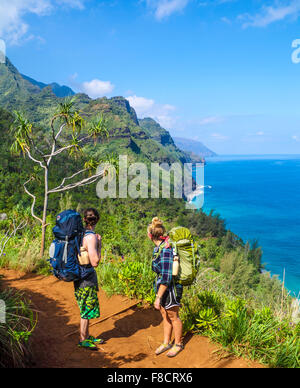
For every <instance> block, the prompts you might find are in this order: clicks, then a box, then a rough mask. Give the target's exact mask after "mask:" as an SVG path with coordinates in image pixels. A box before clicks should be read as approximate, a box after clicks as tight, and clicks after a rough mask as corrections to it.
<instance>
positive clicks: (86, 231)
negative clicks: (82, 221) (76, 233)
mask: <svg viewBox="0 0 300 388" xmlns="http://www.w3.org/2000/svg"><path fill="white" fill-rule="evenodd" d="M89 234H94V235H96V233H95V232H93V231H92V230H85V232H84V237H85V236H88V235H89Z"/></svg>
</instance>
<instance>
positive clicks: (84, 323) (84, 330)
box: [80, 318, 89, 342]
mask: <svg viewBox="0 0 300 388" xmlns="http://www.w3.org/2000/svg"><path fill="white" fill-rule="evenodd" d="M88 338H89V320H88V319H82V318H81V320H80V341H81V342H82V341H84V340H86V339H88Z"/></svg>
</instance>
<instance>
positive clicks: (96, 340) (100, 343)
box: [87, 335, 105, 345]
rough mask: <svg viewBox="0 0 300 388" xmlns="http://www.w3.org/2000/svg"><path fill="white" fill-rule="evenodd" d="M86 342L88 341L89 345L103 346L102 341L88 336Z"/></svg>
mask: <svg viewBox="0 0 300 388" xmlns="http://www.w3.org/2000/svg"><path fill="white" fill-rule="evenodd" d="M87 341H90V342H91V343H93V344H96V345H102V344H104V342H105V341H104V340H103V339H101V338H95V337H93V336H92V335H90V336H89V338H88V339H87Z"/></svg>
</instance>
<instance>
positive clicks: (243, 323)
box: [0, 61, 300, 367]
mask: <svg viewBox="0 0 300 388" xmlns="http://www.w3.org/2000/svg"><path fill="white" fill-rule="evenodd" d="M59 103H61V104H67V102H65V101H63V100H61V99H59V98H58V97H56V96H55V95H54V94H53V93H52V91H51V89H50V88H49V87H48V88H47V87H46V88H44V89H43V90H42V91H41V90H40V88H39V87H38V86H35V85H33V84H32V83H30V82H29V81H27V80H25V79H24V78H22V77H21V75H20V74H19V73H18V71H17V69H15V68H14V67H13V65H12V64H11V63H10V62H9V61H8V62H7V64H6V65H3V66H1V67H0V106H2V107H3V108H5V109H1V108H0V155H1V156H0V158H1V163H0V182H1V183H0V212H1V213H2V212H4V213H6V214H7V215H8V219H7V220H4V221H0V241H1V240H2V238H3V237H4V236H5V234H6V233H7V231H8V230H10V228H11V225H12V222H13V221H14V222H15V224H16V225H18V224H19V223H20V222H22V221H24V220H25V221H26V227H25V228H23V229H20V230H17V231H16V233H15V234H14V235H12V237H11V238H10V240H9V241H8V242H7V244H6V246H5V250H4V251H3V254H2V256H1V257H0V266H2V267H10V268H17V269H21V270H23V271H25V272H37V273H43V274H49V273H50V270H49V265H48V263H47V261H46V259H47V258H48V257H47V254H45V255H44V257H43V258H40V255H39V252H40V245H41V240H42V230H41V227H40V224H39V222H38V221H37V220H36V219H34V218H33V217H31V209H30V208H31V204H32V198H31V197H29V196H27V195H25V192H24V187H23V184H24V182H26V181H28V179H29V178H30V177H32V178H33V179H34V180H32V181H30V185H29V189H30V190H33V191H34V195H35V196H36V199H37V200H36V203H35V213H36V214H37V215H38V216H39V217H41V215H42V214H43V210H44V203H43V199H44V194H45V187H44V177H43V174H41V172H40V171H39V169H37V168H32V164H31V162H30V161H29V160H28V159H27V158H24V157H22V156H16V155H13V154H12V153H11V146H12V144H13V142H14V141H15V140H17V143H15V145H19V146H21V147H22V146H23V147H24V144H25V147H26V144H27V143H26V142H27V140H28V135H30V131H31V130H32V131H34V134H35V137H34V141H35V142H36V144H38V145H39V146H42V148H43V149H42V152H44V146H45V144H47V142H48V141H51V131H50V132H49V129H48V130H47V128H48V124H49V117H52V116H53V115H54V114H55V112H56V109H57V105H58V104H59ZM65 107H66V105H65ZM13 109H14V110H16V109H17V110H18V111H23V112H24V113H22V114H20V115H19V119H21V124H22V123H23V124H24V125H23V124H22V125H21V126H19V127H18V128H19V130H20V131H19V132H18V134H19V136H16V132H12V131H11V130H10V128H11V126H12V124H13V123H14V117H13V115H12V114H11V113H9V112H8V111H7V110H13ZM74 109H75V111H74V119H76V120H75V121H76V123H77V124H78V123H79V125H80V122H81V120H80V117H81V118H83V119H84V120H85V122H86V123H87V124H88V125H90V126H91V127H93V123H95V122H96V121H95V120H96V119H97V118H99V117H102V118H103V120H104V121H105V127H106V129H107V130H108V134H109V138H108V139H98V138H97V136H96V137H95V136H92V137H91V139H88V140H87V141H86V142H85V143H84V144H83V146H82V148H81V152H80V153H77V154H76V155H64V156H62V155H60V154H59V155H57V158H56V159H55V165H54V166H52V167H51V174H49V181H48V184H49V187H58V186H59V184H60V183H61V182H62V179H64V177H66V176H71V175H72V174H74V173H75V172H77V171H79V170H80V169H81V168H82V166H84V165H87V163H88V164H89V165H90V166H92V165H94V164H93V163H89V162H91V161H100V160H103V159H105V158H110V157H111V155H113V154H116V155H118V154H124V155H128V161H129V162H133V161H142V162H145V163H146V164H149V163H150V162H166V163H172V162H179V163H183V162H185V161H190V157H189V156H188V155H187V154H186V153H184V152H182V151H180V150H179V149H178V148H177V147H176V146H175V144H174V142H173V140H172V138H171V137H170V135H169V133H168V132H167V131H165V130H164V129H163V128H161V127H160V126H159V125H158V124H157V123H155V122H154V121H153V120H151V119H145V120H141V121H140V122H138V120H137V117H136V114H135V112H134V110H133V109H132V108H131V107H130V105H129V103H128V101H127V100H125V99H124V98H122V97H114V98H111V99H107V98H100V99H97V100H91V99H90V98H89V97H88V96H86V95H83V94H79V95H76V100H75V105H74ZM75 112H77V115H76V117H75ZM19 121H20V120H19ZM31 122H32V124H33V125H32V126H31ZM98 123H99V121H98ZM81 134H82V136H86V135H88V131H87V129H84V128H82V131H81ZM73 135H74V133H73ZM70 140H71V141H74V145H75V144H78V139H76V136H75V138H74V137H73V138H72V131H71V133H69V134H67V135H66V137H65V138H64V141H66V142H68V141H70ZM75 148H76V147H75ZM75 156H76V157H75ZM89 206H93V207H96V208H98V209H99V211H100V214H101V219H100V222H99V224H98V226H97V230H96V232H98V233H100V234H101V235H102V237H103V260H102V262H101V264H100V266H99V268H98V277H99V281H100V284H101V287H102V288H103V289H104V290H105V291H106V292H107V293H108V294H114V293H118V294H122V295H127V296H128V297H132V298H138V299H140V300H143V301H145V302H147V303H152V302H153V298H154V290H153V281H154V280H155V276H154V274H153V272H152V270H151V257H152V250H153V245H152V243H151V241H150V240H149V239H148V238H147V234H146V230H147V225H148V224H149V222H150V221H151V219H152V218H153V217H154V216H159V217H160V218H161V219H163V220H164V221H165V224H166V227H167V229H168V230H170V229H171V228H172V227H174V226H179V225H181V226H185V227H188V228H189V229H190V230H191V232H192V233H193V235H194V236H195V239H196V241H197V243H198V244H199V253H200V257H201V266H200V270H199V273H198V276H197V280H196V282H195V284H194V285H193V286H191V287H186V288H185V291H184V298H183V308H182V311H181V317H182V319H183V322H184V329H185V332H193V333H196V334H198V333H199V334H202V335H206V336H208V337H210V338H211V339H212V340H213V341H216V342H218V343H220V344H221V345H223V347H224V348H225V349H226V350H227V351H228V352H231V353H234V354H236V355H245V356H248V357H250V358H252V359H256V360H259V361H261V362H263V363H265V364H267V365H270V366H272V367H299V353H300V349H299V346H300V343H299V323H298V324H297V325H296V323H295V322H293V321H292V320H291V311H290V310H291V298H290V297H289V295H288V294H287V292H286V290H285V289H283V288H282V284H281V283H280V282H279V280H278V279H277V278H276V277H271V276H270V274H268V273H266V272H265V271H264V270H263V266H262V263H261V256H262V253H261V250H260V248H259V247H258V246H257V243H256V242H253V243H252V244H250V243H245V242H243V241H242V240H241V239H240V238H239V237H238V236H236V235H234V234H233V233H231V232H230V231H228V230H226V226H225V223H224V220H222V219H220V217H219V216H218V215H216V214H213V213H211V214H209V215H207V214H205V213H204V212H202V211H190V210H186V208H185V203H184V201H183V200H180V199H172V200H167V199H150V200H146V199H135V200H133V199H126V200H125V199H103V200H100V199H98V198H97V197H96V193H95V184H92V185H89V186H86V187H77V188H74V189H73V190H72V192H71V193H70V192H66V193H56V194H54V195H53V196H50V197H49V201H48V204H47V218H46V220H44V224H47V225H49V226H48V228H47V229H45V230H46V232H45V248H46V251H47V249H48V247H49V245H50V243H51V241H52V239H53V236H52V232H51V228H52V227H53V226H54V223H55V216H56V214H58V213H59V212H60V211H62V210H65V209H68V208H74V209H76V210H77V211H82V210H83V209H84V208H86V207H89ZM0 298H2V299H5V298H6V299H5V300H7V301H8V305H9V306H11V308H12V310H11V311H12V314H14V312H13V311H15V312H18V314H16V315H19V316H21V317H24V319H23V318H17V317H15V318H16V319H17V320H16V321H15V322H14V321H9V322H10V323H9V324H11V327H13V328H14V329H13V331H8V332H7V333H4V330H3V327H1V326H0V330H2V331H3V333H2V331H1V332H0V340H1V343H2V342H3V344H6V345H5V346H6V348H5V349H9V343H11V344H12V343H14V344H18V346H19V347H18V349H22V350H21V351H20V353H16V350H13V351H12V353H11V354H13V355H14V356H12V359H13V360H17V361H16V364H14V365H22V361H20V360H22V354H24V352H25V350H24V349H25V348H24V344H25V345H26V341H27V339H28V337H29V335H30V333H31V332H32V329H33V327H34V322H33V318H32V315H31V313H30V311H29V310H27V307H26V306H27V305H23V304H21V306H23V307H22V309H20V308H18V309H17V310H13V308H14V307H13V306H17V305H18V306H20V303H18V302H17V301H18V300H19V296H16V299H14V298H15V296H13V294H6V295H3V297H1V296H0ZM10 300H12V301H13V302H10ZM24 306H25V307H24ZM25 318H26V319H25ZM11 319H13V315H11ZM24 324H25V326H24ZM1 336H3V339H2V337H1ZM11 338H13V339H14V341H12V342H11ZM1 346H3V345H1ZM6 352H7V353H8V352H9V350H6ZM19 355H20V357H19ZM8 360H11V359H9V358H8ZM18 360H19V361H18ZM1 362H3V361H2V360H1V359H0V363H1ZM8 362H10V361H8ZM14 362H15V361H14Z"/></svg>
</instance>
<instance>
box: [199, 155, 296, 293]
mask: <svg viewBox="0 0 300 388" xmlns="http://www.w3.org/2000/svg"><path fill="white" fill-rule="evenodd" d="M299 178H300V155H298V156H291V155H289V156H282V155H280V156H276V155H274V156H272V155H268V156H232V157H230V156H226V157H217V158H209V159H207V165H206V168H205V185H209V186H211V187H212V188H211V189H207V188H206V189H205V195H204V206H203V210H204V211H205V212H206V213H209V211H210V210H212V209H214V210H215V211H216V213H218V214H220V216H221V217H222V218H223V219H225V220H226V226H227V228H228V229H230V230H231V231H232V232H234V233H236V234H237V235H239V236H240V237H242V239H243V240H244V241H253V240H254V239H257V240H258V242H259V245H260V246H261V247H262V249H263V259H262V262H263V263H264V264H265V267H266V270H268V271H270V272H271V274H272V275H279V279H280V280H283V271H284V269H285V286H286V288H287V289H288V290H289V291H291V295H293V296H295V295H296V296H297V295H298V293H299V292H300V179H299ZM294 294H295V295H294Z"/></svg>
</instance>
